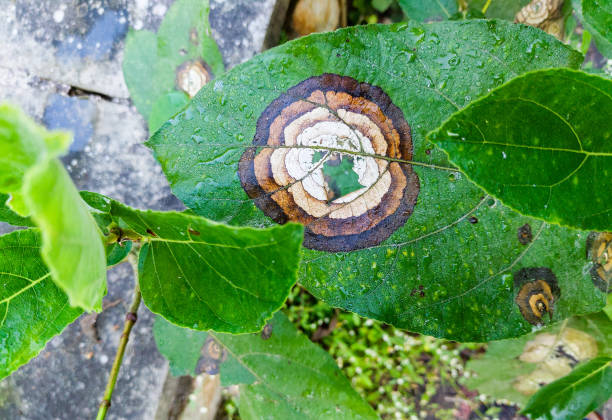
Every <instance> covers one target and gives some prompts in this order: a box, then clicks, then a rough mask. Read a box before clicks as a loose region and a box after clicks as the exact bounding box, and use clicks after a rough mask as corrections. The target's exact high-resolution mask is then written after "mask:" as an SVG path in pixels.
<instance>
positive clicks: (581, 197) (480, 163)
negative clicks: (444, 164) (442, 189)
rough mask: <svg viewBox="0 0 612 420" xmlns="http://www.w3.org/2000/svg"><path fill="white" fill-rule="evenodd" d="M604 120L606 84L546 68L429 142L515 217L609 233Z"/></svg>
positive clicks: (611, 94)
mask: <svg viewBox="0 0 612 420" xmlns="http://www.w3.org/2000/svg"><path fill="white" fill-rule="evenodd" d="M594 110H597V112H594ZM610 115H612V81H610V80H607V79H604V78H601V77H598V76H593V75H588V74H586V73H581V72H575V71H571V70H564V69H556V70H545V71H539V72H533V73H529V74H527V75H525V76H521V77H518V78H516V79H513V80H511V81H510V82H508V83H507V84H505V85H503V86H502V87H500V88H498V89H496V90H494V91H493V92H491V93H490V94H489V95H487V96H486V97H484V98H482V99H480V100H478V101H476V102H474V103H472V104H470V105H469V106H467V107H466V108H464V109H463V110H461V111H459V112H457V113H456V114H454V115H453V116H452V117H451V118H450V119H448V120H447V121H446V122H445V123H444V124H443V125H442V126H441V127H440V128H439V129H438V130H436V131H435V132H433V133H432V134H431V135H430V139H431V140H432V141H434V142H435V143H436V144H438V145H440V146H441V147H442V148H444V149H445V150H446V151H447V152H448V154H449V156H450V159H451V161H452V162H453V163H455V164H457V165H458V166H459V167H460V168H461V169H462V170H463V171H464V172H465V173H466V174H467V176H468V177H469V178H470V179H472V180H473V181H474V182H476V183H477V184H478V185H481V186H482V187H483V188H484V189H485V190H487V191H488V192H489V193H491V194H492V195H494V196H496V197H498V198H500V199H501V200H502V201H503V202H504V203H506V204H508V205H509V206H511V207H513V208H515V209H517V210H518V211H520V212H521V213H524V214H527V215H531V216H535V217H538V218H542V219H544V220H546V221H548V222H552V223H558V224H562V225H566V226H573V227H578V228H582V229H593V230H599V231H606V230H612V211H610V200H609V192H610V191H612V177H611V176H610V175H612V173H611V172H610V168H612V142H610V139H612V124H610V118H609V116H610ZM517 121H520V124H519V123H517Z"/></svg>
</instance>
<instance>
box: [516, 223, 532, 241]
mask: <svg viewBox="0 0 612 420" xmlns="http://www.w3.org/2000/svg"><path fill="white" fill-rule="evenodd" d="M517 237H518V240H519V242H520V243H521V244H523V245H527V244H529V243H530V242H531V241H532V240H533V233H532V232H531V226H530V225H529V223H525V224H524V225H523V226H521V227H520V228H518V232H517Z"/></svg>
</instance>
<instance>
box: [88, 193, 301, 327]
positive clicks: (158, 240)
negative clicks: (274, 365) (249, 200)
mask: <svg viewBox="0 0 612 420" xmlns="http://www.w3.org/2000/svg"><path fill="white" fill-rule="evenodd" d="M96 196H97V195H96V194H93V193H88V194H87V195H86V196H85V197H86V199H88V198H92V199H91V200H88V203H89V204H90V206H92V207H94V208H97V210H99V211H100V212H102V213H106V214H108V215H109V216H110V217H111V219H112V220H113V222H114V223H113V224H114V228H113V227H112V226H111V230H113V229H115V230H116V229H117V228H118V229H119V230H120V234H119V235H120V237H125V238H133V239H137V240H140V241H141V244H142V245H141V246H142V247H141V249H140V256H139V263H138V278H139V282H140V289H141V292H142V297H143V299H144V302H145V304H146V305H147V307H148V308H149V309H150V310H151V311H152V312H154V313H157V314H159V315H161V316H163V317H164V318H166V319H168V320H169V321H171V322H173V323H175V324H177V325H180V326H184V327H190V328H193V329H197V330H209V329H212V330H215V331H221V332H230V333H245V332H254V331H258V330H260V329H261V328H262V327H263V326H264V325H265V321H266V320H267V319H268V318H269V317H270V316H271V315H272V314H273V313H274V312H275V311H277V310H278V309H279V308H280V307H281V305H282V304H283V302H284V301H285V299H286V297H287V295H288V294H289V290H290V288H291V287H292V286H293V285H294V284H295V281H296V271H297V266H298V264H299V261H300V255H299V249H300V245H301V243H302V237H303V227H302V226H300V225H297V224H293V223H290V224H287V225H284V226H275V227H272V228H268V229H253V228H236V227H230V226H225V225H222V224H219V223H216V222H213V221H210V220H208V219H204V218H203V217H199V216H192V215H189V214H186V213H176V212H154V211H141V210H136V209H132V208H129V207H127V206H124V205H123V204H121V203H118V202H116V201H114V200H110V199H106V201H104V200H100V199H99V196H98V199H96Z"/></svg>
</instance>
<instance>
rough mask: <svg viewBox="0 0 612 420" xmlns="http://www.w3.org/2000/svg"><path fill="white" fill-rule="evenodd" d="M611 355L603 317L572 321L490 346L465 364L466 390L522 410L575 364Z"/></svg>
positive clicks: (610, 334)
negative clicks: (535, 393) (520, 406)
mask: <svg viewBox="0 0 612 420" xmlns="http://www.w3.org/2000/svg"><path fill="white" fill-rule="evenodd" d="M610 354H612V323H611V322H610V320H609V319H608V318H607V317H606V315H605V314H604V313H603V312H599V313H596V314H591V315H588V316H579V317H573V318H571V319H570V320H569V321H568V322H567V324H564V325H560V324H557V325H554V326H551V327H549V328H546V329H543V330H541V331H537V332H533V333H531V334H527V335H524V336H522V337H520V338H515V339H510V340H502V341H494V342H492V343H489V345H488V348H487V352H486V354H484V355H483V356H482V357H480V358H475V359H473V360H470V361H469V362H468V363H467V366H466V369H467V370H469V371H471V372H473V375H472V376H471V377H470V378H469V379H467V380H466V381H465V385H466V386H467V387H468V388H470V389H477V390H478V391H479V392H481V393H483V394H487V395H490V396H492V397H494V398H497V399H506V400H510V401H513V402H515V403H517V404H520V405H525V404H526V403H527V401H528V399H529V396H530V395H531V394H533V393H534V392H536V391H537V390H539V389H543V388H542V384H546V383H548V382H551V381H553V380H555V379H556V378H561V377H562V376H564V375H565V374H566V373H568V372H569V371H570V370H571V368H572V367H573V366H574V365H575V364H576V363H578V362H579V361H583V360H587V359H589V358H593V357H595V356H605V355H610Z"/></svg>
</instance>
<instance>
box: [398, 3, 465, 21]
mask: <svg viewBox="0 0 612 420" xmlns="http://www.w3.org/2000/svg"><path fill="white" fill-rule="evenodd" d="M399 5H400V7H401V8H402V11H403V12H404V15H406V17H408V18H409V19H414V20H417V21H420V22H432V21H436V20H446V19H448V18H449V17H451V16H452V15H454V14H455V13H457V10H458V8H457V0H430V1H422V0H399Z"/></svg>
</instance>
